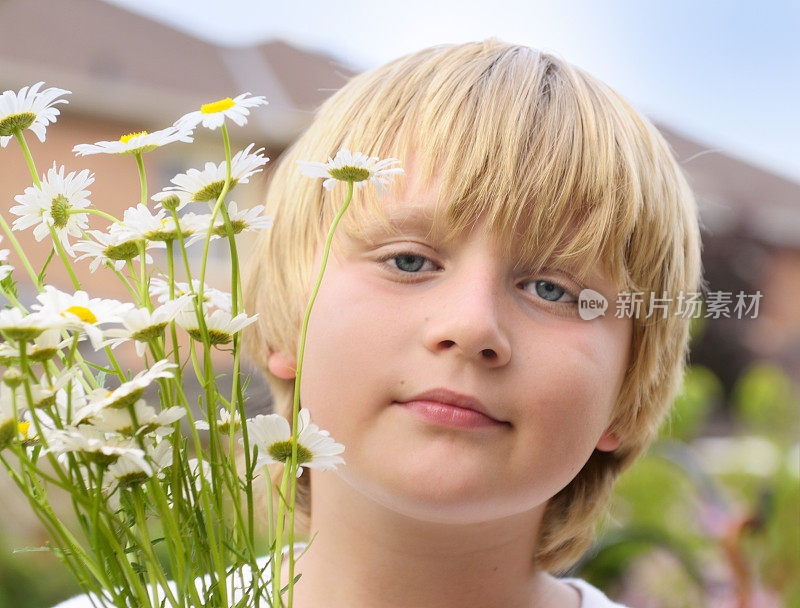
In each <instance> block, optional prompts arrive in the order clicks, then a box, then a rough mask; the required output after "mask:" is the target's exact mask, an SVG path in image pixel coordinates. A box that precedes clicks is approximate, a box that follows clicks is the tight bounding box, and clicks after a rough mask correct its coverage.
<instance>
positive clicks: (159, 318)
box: [105, 295, 192, 357]
mask: <svg viewBox="0 0 800 608" xmlns="http://www.w3.org/2000/svg"><path fill="white" fill-rule="evenodd" d="M191 303H192V296H188V295H185V296H181V297H179V298H178V299H176V300H172V301H169V302H166V303H165V304H162V305H161V306H159V307H157V308H155V309H153V310H152V311H150V310H149V309H147V308H137V309H134V310H131V311H128V312H126V313H124V314H123V315H122V324H123V325H124V326H125V329H108V330H106V332H105V335H106V337H108V338H112V339H111V340H109V341H108V345H109V346H110V347H111V348H116V347H117V346H119V345H120V344H122V343H123V342H126V341H128V340H133V341H134V345H135V347H136V354H138V355H139V356H140V357H143V356H144V352H145V349H146V347H147V343H148V342H150V341H151V340H154V339H155V338H159V337H161V336H163V335H164V329H165V328H166V327H167V325H168V324H169V322H170V321H172V320H173V319H174V318H175V316H176V315H177V314H178V312H180V311H181V310H184V309H185V308H186V307H187V306H191Z"/></svg>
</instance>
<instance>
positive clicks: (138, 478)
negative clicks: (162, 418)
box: [103, 441, 172, 508]
mask: <svg viewBox="0 0 800 608" xmlns="http://www.w3.org/2000/svg"><path fill="white" fill-rule="evenodd" d="M146 454H147V459H148V461H149V462H150V464H151V471H150V473H148V472H147V470H145V469H143V468H142V467H141V466H140V465H139V464H136V463H134V462H131V461H129V460H123V461H118V462H115V463H114V464H112V465H111V466H109V467H108V470H107V471H106V473H105V475H104V476H103V494H105V495H107V496H110V495H111V494H112V493H113V492H114V491H115V490H116V489H117V488H130V487H134V486H138V485H142V484H143V483H145V482H146V481H147V480H148V479H149V478H150V477H152V476H153V474H156V473H158V472H159V471H162V470H163V469H165V468H167V467H170V466H172V446H171V445H170V443H169V442H168V441H161V442H159V443H158V445H156V446H153V445H149V446H147V449H146ZM118 507H119V502H118V501H117V503H116V507H115V508H118Z"/></svg>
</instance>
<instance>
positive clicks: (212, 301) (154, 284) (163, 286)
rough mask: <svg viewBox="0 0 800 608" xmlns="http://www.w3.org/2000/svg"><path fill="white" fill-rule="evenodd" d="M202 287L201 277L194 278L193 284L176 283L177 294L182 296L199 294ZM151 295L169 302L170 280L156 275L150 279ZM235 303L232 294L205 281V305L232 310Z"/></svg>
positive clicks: (189, 307)
mask: <svg viewBox="0 0 800 608" xmlns="http://www.w3.org/2000/svg"><path fill="white" fill-rule="evenodd" d="M199 287H200V280H199V279H192V286H191V287H190V286H189V284H188V283H177V282H176V283H175V296H176V298H177V297H180V296H183V295H193V296H194V295H197V290H198V289H199ZM149 291H150V297H151V298H156V299H157V300H158V301H159V302H161V303H163V302H167V301H168V300H169V282H168V281H166V280H165V279H160V278H158V277H154V278H152V279H150V288H149ZM232 304H233V301H232V298H231V294H229V293H226V292H224V291H220V290H219V289H214V288H213V287H209V286H208V285H206V284H205V283H203V305H204V306H211V307H213V308H218V309H219V310H225V311H228V312H230V310H231V306H232ZM183 310H185V311H189V312H191V311H193V310H194V305H186V307H185V308H184V309H183Z"/></svg>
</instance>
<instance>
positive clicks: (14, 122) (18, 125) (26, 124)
mask: <svg viewBox="0 0 800 608" xmlns="http://www.w3.org/2000/svg"><path fill="white" fill-rule="evenodd" d="M43 84H44V82H37V83H36V84H35V85H33V86H32V87H30V88H29V87H22V88H21V89H20V90H19V92H18V93H14V91H4V92H3V94H2V95H0V146H2V147H3V148H5V147H6V145H8V140H9V139H11V137H12V136H13V135H14V131H16V130H17V129H19V130H20V131H23V130H25V129H30V130H31V131H33V132H34V133H35V134H36V137H38V138H39V141H42V142H43V141H44V140H45V127H46V126H47V125H48V124H49V123H51V122H53V123H54V122H55V121H56V116H58V114H59V112H58V108H54V107H53V106H54V105H56V104H57V103H68V102H67V100H66V99H58V98H59V97H61V96H62V95H69V93H70V91H65V90H64V89H56V88H55V87H51V88H49V89H45V90H44V91H39V87H41V86H42V85H43Z"/></svg>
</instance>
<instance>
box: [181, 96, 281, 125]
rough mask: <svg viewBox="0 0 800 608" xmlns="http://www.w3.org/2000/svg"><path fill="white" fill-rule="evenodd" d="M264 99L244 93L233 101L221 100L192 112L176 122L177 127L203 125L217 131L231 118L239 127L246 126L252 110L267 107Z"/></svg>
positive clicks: (229, 99) (228, 99)
mask: <svg viewBox="0 0 800 608" xmlns="http://www.w3.org/2000/svg"><path fill="white" fill-rule="evenodd" d="M266 103H267V101H266V100H265V99H264V97H260V96H259V97H252V96H250V93H243V94H241V95H239V96H238V97H235V98H233V99H231V98H230V97H228V98H226V99H220V100H219V101H215V102H214V103H208V104H205V105H203V106H201V108H200V110H198V111H196V112H190V113H189V114H186V115H184V116H182V117H181V118H179V119H178V120H177V121H175V126H178V127H184V128H188V129H194V128H195V127H197V125H199V124H202V125H203V126H204V127H206V128H207V129H212V130H214V129H217V128H219V127H221V126H222V124H223V123H224V122H225V119H226V118H230V119H231V120H232V121H233V122H235V123H236V124H237V125H239V126H240V127H241V126H244V125H245V124H246V123H247V116H248V115H249V114H250V108H254V107H256V106H260V105H266Z"/></svg>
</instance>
